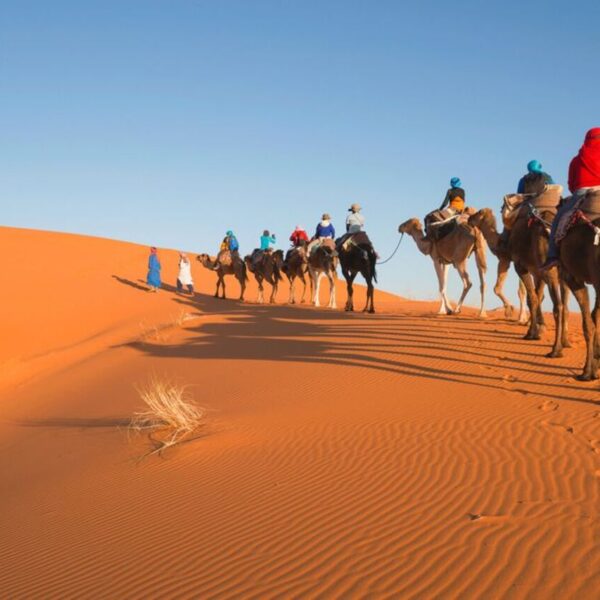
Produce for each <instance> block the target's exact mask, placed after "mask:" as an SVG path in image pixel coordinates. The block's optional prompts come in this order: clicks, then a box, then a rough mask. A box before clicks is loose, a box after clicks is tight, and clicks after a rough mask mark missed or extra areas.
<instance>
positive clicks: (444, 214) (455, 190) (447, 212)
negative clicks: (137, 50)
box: [425, 177, 465, 236]
mask: <svg viewBox="0 0 600 600" xmlns="http://www.w3.org/2000/svg"><path fill="white" fill-rule="evenodd" d="M464 210H465V190H464V189H463V187H462V183H461V181H460V179H459V178H458V177H453V178H452V179H451V180H450V189H448V191H447V192H446V196H445V197H444V201H443V202H442V204H441V206H440V207H439V208H438V209H437V210H434V211H431V212H430V213H428V214H427V215H425V233H426V234H427V235H428V236H429V235H434V236H436V235H438V234H439V231H438V227H437V223H442V222H444V221H446V220H447V219H450V218H451V217H454V216H455V215H460V214H462V213H463V211H464ZM432 225H433V227H432Z"/></svg>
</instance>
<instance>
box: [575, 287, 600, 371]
mask: <svg viewBox="0 0 600 600" xmlns="http://www.w3.org/2000/svg"><path fill="white" fill-rule="evenodd" d="M567 283H568V284H569V287H570V288H571V291H572V292H573V295H574V296H575V300H577V304H579V309H580V310H581V324H582V327H583V337H584V338H585V349H586V353H585V364H584V366H583V371H582V373H581V375H579V376H578V377H577V379H579V380H581V381H591V380H592V379H596V378H597V375H596V370H594V368H595V367H596V366H597V365H596V364H595V363H596V361H595V360H594V338H595V337H596V327H595V324H594V322H593V320H592V315H591V314H590V297H589V294H588V291H587V288H586V287H585V284H576V283H575V282H567ZM597 316H598V313H597V312H596V317H597Z"/></svg>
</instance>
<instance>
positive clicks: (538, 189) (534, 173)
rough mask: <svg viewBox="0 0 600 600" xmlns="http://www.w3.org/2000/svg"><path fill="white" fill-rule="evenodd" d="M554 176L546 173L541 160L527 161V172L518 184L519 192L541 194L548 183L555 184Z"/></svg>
mask: <svg viewBox="0 0 600 600" xmlns="http://www.w3.org/2000/svg"><path fill="white" fill-rule="evenodd" d="M553 184H554V181H553V180H552V177H550V175H548V173H545V172H544V170H543V169H542V164H541V163H540V161H539V160H530V161H529V162H528V163H527V174H526V175H523V177H521V179H520V180H519V185H518V186H517V194H541V193H542V192H543V191H544V189H545V188H546V186H547V185H553Z"/></svg>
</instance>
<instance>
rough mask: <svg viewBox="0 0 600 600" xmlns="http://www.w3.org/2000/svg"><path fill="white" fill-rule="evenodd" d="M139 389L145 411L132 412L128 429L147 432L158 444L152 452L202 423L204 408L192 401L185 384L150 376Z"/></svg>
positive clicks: (177, 440)
mask: <svg viewBox="0 0 600 600" xmlns="http://www.w3.org/2000/svg"><path fill="white" fill-rule="evenodd" d="M138 392H139V394H140V398H141V399H142V400H143V401H144V403H145V404H146V407H147V410H144V411H141V412H137V413H135V414H134V416H133V418H132V419H131V423H130V429H131V430H132V431H135V432H138V433H140V432H142V431H148V432H149V434H150V439H151V440H152V441H153V442H154V443H155V444H156V445H157V448H156V449H155V450H154V451H153V452H152V453H151V454H154V453H155V452H161V451H162V450H164V449H166V448H168V447H170V446H174V445H175V444H178V443H180V442H181V441H182V440H183V439H185V438H186V437H188V436H189V435H190V434H191V433H193V432H194V431H195V430H196V429H198V427H200V425H201V424H202V420H203V418H204V415H205V410H204V409H203V408H201V407H199V406H196V404H194V402H193V401H192V398H191V395H190V394H189V392H188V389H187V386H185V385H181V384H179V383H176V382H174V381H172V380H169V379H167V378H159V377H157V376H152V377H151V378H150V379H149V381H148V383H147V384H146V385H144V386H141V387H138ZM155 434H156V435H157V436H159V438H157V437H155Z"/></svg>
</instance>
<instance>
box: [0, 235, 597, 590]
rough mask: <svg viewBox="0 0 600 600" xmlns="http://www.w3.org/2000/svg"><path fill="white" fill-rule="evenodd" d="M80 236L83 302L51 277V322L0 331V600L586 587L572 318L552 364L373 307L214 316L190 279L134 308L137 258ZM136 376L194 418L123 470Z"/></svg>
mask: <svg viewBox="0 0 600 600" xmlns="http://www.w3.org/2000/svg"><path fill="white" fill-rule="evenodd" d="M7 233H8V234H9V236H8V237H9V239H10V240H11V243H12V244H13V245H16V243H17V241H18V239H21V240H22V242H23V245H28V246H29V247H31V248H32V252H33V251H34V250H35V244H36V243H40V244H46V243H47V241H48V238H47V237H46V236H47V235H48V236H53V237H52V240H53V243H52V247H53V252H55V257H54V258H57V259H59V258H61V257H62V259H63V260H64V259H65V258H66V257H67V256H68V255H69V254H70V253H71V252H73V248H77V244H79V245H80V246H85V245H86V244H87V241H86V239H85V238H77V243H75V242H73V240H72V239H70V238H69V239H68V240H66V241H65V243H64V246H61V243H62V242H61V240H62V237H61V236H60V234H44V233H40V232H27V231H24V230H12V231H8V232H7ZM11 236H12V237H11ZM38 236H40V237H39V239H38ZM1 239H2V238H0V247H2V244H4V243H5V242H4V241H1ZM72 244H74V245H72ZM97 244H98V246H97V247H94V249H93V251H92V250H91V249H90V248H87V247H85V248H83V247H82V248H80V251H79V255H80V256H81V260H82V263H85V264H89V262H90V261H92V262H93V263H94V266H93V268H90V271H89V272H88V273H87V275H86V281H87V282H90V285H91V284H92V282H93V285H95V291H96V293H97V294H98V295H99V296H101V297H102V302H99V301H98V302H96V301H94V306H93V307H87V306H85V304H86V300H87V299H86V295H85V294H80V293H79V289H78V286H77V285H76V282H70V283H69V282H68V281H66V280H65V283H64V286H66V287H63V290H62V292H63V294H64V296H62V297H60V296H58V295H57V296H53V297H52V298H51V301H52V302H55V303H59V304H60V303H62V304H60V306H54V307H53V314H54V317H55V318H54V319H53V320H50V321H46V320H45V319H44V318H43V315H42V314H37V313H36V314H31V315H29V316H27V315H26V316H21V317H19V318H18V319H17V320H16V322H14V320H13V322H12V323H8V321H7V322H6V323H3V327H5V326H7V327H12V331H13V332H16V333H18V335H17V337H18V339H17V340H15V344H14V345H13V346H11V345H7V344H3V348H2V352H1V353H0V356H1V357H2V360H3V361H5V362H6V361H10V360H15V357H18V359H19V360H21V361H22V362H23V365H24V374H23V376H22V377H19V378H18V379H15V378H13V379H10V378H6V379H3V380H2V381H0V416H1V419H0V431H1V435H0V440H1V442H0V443H1V444H2V452H0V469H1V472H2V473H3V483H4V485H3V488H4V490H3V494H2V510H1V514H2V530H3V536H2V538H1V541H0V585H1V586H2V587H1V589H2V590H3V593H4V594H6V595H7V596H8V597H11V598H13V597H14V598H20V597H23V598H25V597H28V598H31V597H44V598H52V597H57V598H58V597H60V598H69V597H72V598H75V597H77V598H92V597H99V596H100V597H107V596H111V597H132V598H144V597H149V596H150V597H174V598H190V597H203V598H239V597H244V598H246V597H247V598H276V597H282V596H288V597H300V596H302V597H344V598H346V597H377V598H399V597H400V598H427V597H461V598H483V597H485V598H509V597H510V598H549V597H558V596H559V595H560V597H569V598H591V597H595V596H597V595H598V592H599V591H600V551H599V549H598V544H597V541H598V539H600V514H599V513H600V502H599V486H600V477H599V476H598V472H599V471H600V403H599V402H598V400H599V395H598V391H599V389H598V384H597V383H595V382H594V383H589V384H582V383H580V382H577V381H575V380H574V379H573V374H574V373H577V372H578V370H579V366H580V363H581V360H582V355H583V343H582V339H581V333H580V329H579V328H578V322H577V319H576V317H573V318H572V330H573V331H574V335H573V338H574V348H573V349H571V350H569V351H567V352H566V353H565V356H564V357H563V358H561V359H556V360H552V361H550V360H548V359H545V358H543V354H544V352H545V351H546V349H547V348H548V347H549V345H550V340H551V335H552V332H548V333H547V334H546V336H545V338H544V340H542V341H540V342H525V341H523V340H522V339H521V337H522V334H523V329H522V328H521V327H520V326H518V325H517V324H516V323H513V322H507V321H504V320H503V319H501V318H499V317H498V318H495V317H491V318H490V319H488V320H486V321H482V320H479V319H476V318H474V316H473V314H472V313H471V312H469V311H467V312H466V314H465V315H463V316H461V317H450V318H448V317H438V316H436V315H433V314H432V308H433V307H432V305H431V304H425V303H419V302H408V301H404V300H401V299H398V298H395V297H393V296H391V295H386V294H384V293H379V292H378V293H377V296H376V306H377V305H378V304H379V306H380V307H381V309H382V314H376V315H373V316H371V315H363V314H360V313H358V314H352V315H347V314H345V313H343V312H341V311H328V310H315V309H312V308H307V307H288V306H284V305H275V306H258V305H256V304H252V303H247V304H240V303H237V302H233V301H231V302H222V301H218V300H215V299H213V298H211V297H210V296H208V295H206V293H207V292H208V293H212V291H213V290H212V275H211V274H210V273H208V272H203V271H202V270H201V269H199V268H198V269H197V268H196V267H194V269H195V271H194V273H195V275H196V276H197V280H198V283H199V289H200V291H201V292H202V294H201V295H199V296H198V297H196V298H195V299H194V300H190V299H188V298H184V297H179V296H175V295H174V294H173V293H171V292H169V291H167V292H165V293H162V292H161V293H159V294H157V295H156V296H154V295H150V294H146V293H145V292H142V291H141V290H140V289H137V288H136V286H135V285H130V284H131V283H133V284H136V285H137V283H138V280H139V278H140V276H142V275H143V268H142V269H140V261H141V264H142V267H143V264H144V257H145V249H144V248H142V247H138V246H135V245H128V244H123V245H121V244H120V243H118V242H112V241H107V240H98V241H97ZM86 253H87V254H86ZM95 253H99V256H98V260H96V261H95V262H94V261H93V259H94V256H95ZM119 253H120V254H119ZM4 254H6V252H5V253H4ZM111 255H112V256H113V257H115V256H116V257H119V258H118V260H119V267H118V269H115V268H114V265H113V264H112V262H111V260H110V256H111ZM163 256H164V258H163V260H164V262H165V272H166V274H167V277H168V278H171V279H172V278H173V277H174V267H173V266H172V265H171V264H169V262H168V261H169V260H170V259H171V258H173V259H175V257H174V255H172V254H169V253H166V252H165V253H164V254H163ZM84 257H85V259H84ZM174 262H175V261H174V260H173V263H174ZM34 264H37V263H34ZM16 271H17V270H16V269H15V273H16ZM42 271H43V270H42V269H40V277H41V278H42V280H43V277H45V276H46V275H45V273H43V272H42ZM36 273H37V271H36ZM113 275H116V276H118V277H119V278H121V279H122V280H123V281H126V282H129V283H123V282H122V281H119V280H116V279H114V278H113ZM15 276H16V275H15ZM232 287H233V286H232ZM254 290H255V288H251V290H250V295H249V297H250V298H254V296H253V295H252V292H253V291H254ZM360 293H361V294H364V291H363V290H361V291H360ZM280 294H281V296H280V301H282V300H283V299H284V297H285V296H286V295H285V294H283V293H282V292H280ZM50 295H51V296H52V294H50ZM343 297H345V295H344V293H343V292H341V293H340V298H343ZM363 298H364V295H363ZM5 301H6V299H5ZM28 301H29V300H28V299H27V298H20V297H17V298H13V299H10V302H13V305H12V306H10V307H9V308H8V310H7V311H5V313H4V314H5V316H3V317H2V318H3V319H4V320H7V319H8V318H9V315H15V314H16V315H19V314H20V313H19V304H23V303H24V305H23V309H24V310H29V309H28V304H27V302H28ZM37 301H38V302H39V299H37ZM361 301H362V298H361ZM32 302H33V300H32ZM48 302H50V300H48ZM69 307H70V310H71V312H72V311H73V310H75V311H79V314H80V315H81V318H83V319H84V320H86V319H87V320H88V321H89V322H88V323H87V324H86V325H85V326H84V324H82V323H79V322H73V319H72V318H71V314H70V311H69ZM181 310H183V311H185V312H186V313H189V314H190V315H192V317H193V318H192V319H190V320H189V321H186V322H183V323H181V324H177V323H174V321H173V315H177V314H179V312H180V311H181ZM96 317H97V319H96ZM61 319H64V320H65V322H64V323H63V321H61ZM94 319H96V320H94ZM141 321H143V322H144V323H146V325H147V327H148V328H150V334H149V335H146V334H145V333H144V331H141V329H140V326H139V324H140V322H141ZM42 326H45V331H44V332H43V334H42V335H40V337H39V338H34V337H33V336H34V334H35V332H36V328H39V327H42ZM152 327H157V328H158V329H157V331H158V332H159V334H158V335H155V334H152ZM86 332H87V335H86ZM24 337H29V339H30V340H33V342H30V343H28V344H25V343H24V341H23V338H24ZM60 348H62V350H60ZM51 357H54V359H52V358H51ZM44 361H47V362H44ZM53 361H54V362H53ZM153 372H154V373H165V374H169V375H170V376H173V377H176V378H178V379H179V380H181V381H183V382H186V383H189V384H190V385H192V390H193V392H194V395H195V397H196V398H197V400H198V402H199V403H201V404H202V405H206V406H208V407H209V409H210V412H209V414H208V419H207V422H206V426H205V427H204V428H202V429H201V430H200V431H199V432H198V434H199V437H198V439H196V440H194V441H192V442H190V443H187V444H183V445H181V446H180V447H178V448H175V449H172V450H170V451H168V452H167V453H165V455H164V457H162V458H158V459H147V460H142V461H141V462H138V460H137V459H139V457H140V456H141V455H143V453H144V452H146V451H147V450H148V447H149V444H148V442H147V440H146V439H145V438H144V437H143V436H142V437H136V436H133V437H128V434H127V432H126V429H125V425H126V423H127V420H128V418H129V417H130V416H131V415H132V414H133V412H134V411H135V410H136V409H137V408H139V406H140V404H139V399H138V398H137V396H136V393H135V387H134V386H135V384H136V383H137V382H140V381H144V380H145V378H146V377H147V376H148V374H149V373H153Z"/></svg>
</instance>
